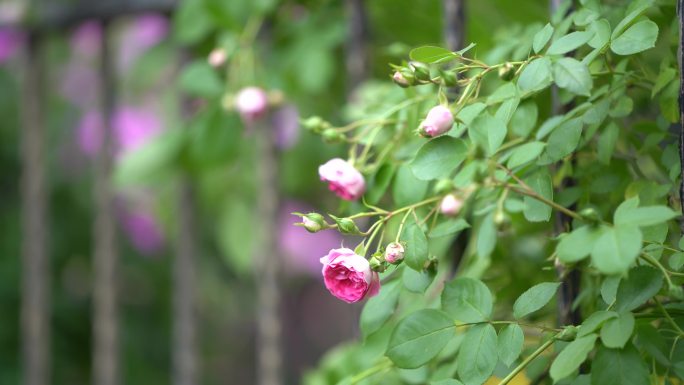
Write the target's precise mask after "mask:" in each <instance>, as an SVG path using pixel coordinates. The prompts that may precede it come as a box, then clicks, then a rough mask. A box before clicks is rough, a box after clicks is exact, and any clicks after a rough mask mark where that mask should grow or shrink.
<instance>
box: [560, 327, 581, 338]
mask: <svg viewBox="0 0 684 385" xmlns="http://www.w3.org/2000/svg"><path fill="white" fill-rule="evenodd" d="M578 330H579V329H578V328H577V326H574V325H570V326H566V327H564V328H563V331H561V332H560V334H559V335H558V337H556V338H557V339H559V340H561V341H574V340H575V338H576V337H577V332H578Z"/></svg>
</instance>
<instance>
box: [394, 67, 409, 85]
mask: <svg viewBox="0 0 684 385" xmlns="http://www.w3.org/2000/svg"><path fill="white" fill-rule="evenodd" d="M392 81H393V82H394V83H396V84H397V85H398V86H399V87H403V88H406V87H408V86H410V85H411V83H409V81H408V80H407V79H406V78H405V77H404V75H403V74H402V73H401V72H400V71H394V75H392Z"/></svg>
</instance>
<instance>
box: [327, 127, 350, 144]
mask: <svg viewBox="0 0 684 385" xmlns="http://www.w3.org/2000/svg"><path fill="white" fill-rule="evenodd" d="M321 136H322V137H323V141H324V142H326V143H330V144H334V143H341V142H343V141H344V138H345V136H344V134H343V133H341V132H339V131H337V130H336V129H334V128H327V129H325V130H324V131H323V133H322V134H321Z"/></svg>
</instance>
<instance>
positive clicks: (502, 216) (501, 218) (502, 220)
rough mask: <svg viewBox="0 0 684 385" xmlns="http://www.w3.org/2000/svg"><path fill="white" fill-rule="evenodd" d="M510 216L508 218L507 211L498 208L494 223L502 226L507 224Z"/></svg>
mask: <svg viewBox="0 0 684 385" xmlns="http://www.w3.org/2000/svg"><path fill="white" fill-rule="evenodd" d="M507 220H508V218H506V213H504V211H503V210H496V212H495V213H494V224H495V225H497V226H502V225H504V224H506V222H507Z"/></svg>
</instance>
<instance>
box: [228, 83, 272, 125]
mask: <svg viewBox="0 0 684 385" xmlns="http://www.w3.org/2000/svg"><path fill="white" fill-rule="evenodd" d="M235 109H236V110H237V111H238V113H239V114H240V117H241V118H242V121H243V122H245V123H251V122H253V121H255V120H256V119H258V118H260V117H261V116H263V115H264V114H265V113H266V110H267V109H268V98H267V96H266V93H265V92H264V91H263V90H262V89H261V88H259V87H247V88H243V89H242V90H240V92H238V94H237V96H236V97H235Z"/></svg>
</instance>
